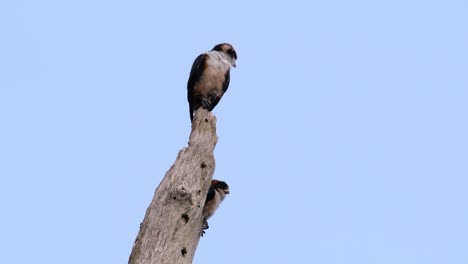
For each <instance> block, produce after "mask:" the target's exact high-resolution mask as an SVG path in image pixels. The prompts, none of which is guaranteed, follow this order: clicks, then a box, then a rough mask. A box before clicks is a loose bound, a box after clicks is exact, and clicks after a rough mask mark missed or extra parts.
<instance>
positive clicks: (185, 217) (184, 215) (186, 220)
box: [182, 214, 190, 223]
mask: <svg viewBox="0 0 468 264" xmlns="http://www.w3.org/2000/svg"><path fill="white" fill-rule="evenodd" d="M182 219H184V221H185V223H187V222H188V220H190V217H189V216H188V214H182Z"/></svg>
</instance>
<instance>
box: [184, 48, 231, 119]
mask: <svg viewBox="0 0 468 264" xmlns="http://www.w3.org/2000/svg"><path fill="white" fill-rule="evenodd" d="M236 60H237V54H236V51H235V50H234V47H232V45H231V44H228V43H222V44H218V45H216V46H214V48H213V49H212V50H211V51H208V52H205V53H202V54H200V55H199V56H198V57H197V58H196V59H195V61H194V62H193V65H192V69H191V70H190V77H189V79H188V82H187V100H188V103H189V110H190V120H192V121H193V113H194V112H195V111H196V110H197V109H198V108H200V107H203V108H206V109H207V110H208V111H211V110H213V109H214V108H215V106H216V105H217V104H218V102H219V100H221V97H223V94H224V93H225V92H226V90H227V89H228V86H229V81H230V75H229V71H230V70H231V67H236Z"/></svg>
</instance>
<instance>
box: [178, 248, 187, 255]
mask: <svg viewBox="0 0 468 264" xmlns="http://www.w3.org/2000/svg"><path fill="white" fill-rule="evenodd" d="M180 253H182V257H185V255H186V254H187V249H186V248H185V247H184V248H183V249H182V250H181V251H180Z"/></svg>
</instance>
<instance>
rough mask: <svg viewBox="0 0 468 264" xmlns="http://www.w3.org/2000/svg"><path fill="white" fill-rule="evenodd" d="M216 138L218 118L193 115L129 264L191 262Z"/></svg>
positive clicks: (208, 115)
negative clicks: (186, 142)
mask: <svg viewBox="0 0 468 264" xmlns="http://www.w3.org/2000/svg"><path fill="white" fill-rule="evenodd" d="M217 139H218V138H217V136H216V117H215V116H213V115H212V114H211V113H209V112H208V111H207V110H205V109H202V108H200V109H199V110H198V111H196V112H195V116H194V119H193V123H192V132H191V134H190V139H189V146H188V147H187V148H183V149H182V150H181V151H180V152H179V155H178V156H177V159H176V161H175V163H174V165H172V167H171V168H170V169H169V171H167V172H166V175H165V176H164V178H163V179H162V181H161V183H160V184H159V186H158V188H157V189H156V192H155V195H154V197H153V200H152V201H151V204H150V205H149V207H148V209H147V210H146V215H145V218H144V220H143V223H141V225H140V231H139V233H138V236H137V238H136V240H135V243H134V245H133V249H132V253H131V254H130V258H129V261H128V262H129V264H156V263H157V264H165V263H168V264H169V263H170V264H174V263H181V264H185V263H192V260H193V256H194V254H195V249H196V248H197V245H198V241H199V239H200V232H201V231H202V228H203V216H202V209H203V205H204V203H205V198H206V194H207V192H208V188H209V186H210V182H211V179H212V177H213V173H214V169H215V160H214V156H213V150H214V148H215V145H216V142H217Z"/></svg>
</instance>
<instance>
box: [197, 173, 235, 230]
mask: <svg viewBox="0 0 468 264" xmlns="http://www.w3.org/2000/svg"><path fill="white" fill-rule="evenodd" d="M226 194H229V186H228V185H227V183H225V182H223V181H218V180H211V186H210V189H209V190H208V194H207V195H206V201H205V206H204V207H203V212H202V214H203V218H204V219H203V220H204V222H203V229H208V228H209V226H208V219H209V218H210V217H211V216H213V215H214V213H215V211H216V209H218V207H219V205H220V204H221V202H222V201H223V200H224V198H225V197H226ZM203 233H205V231H203V232H202V235H203Z"/></svg>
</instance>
